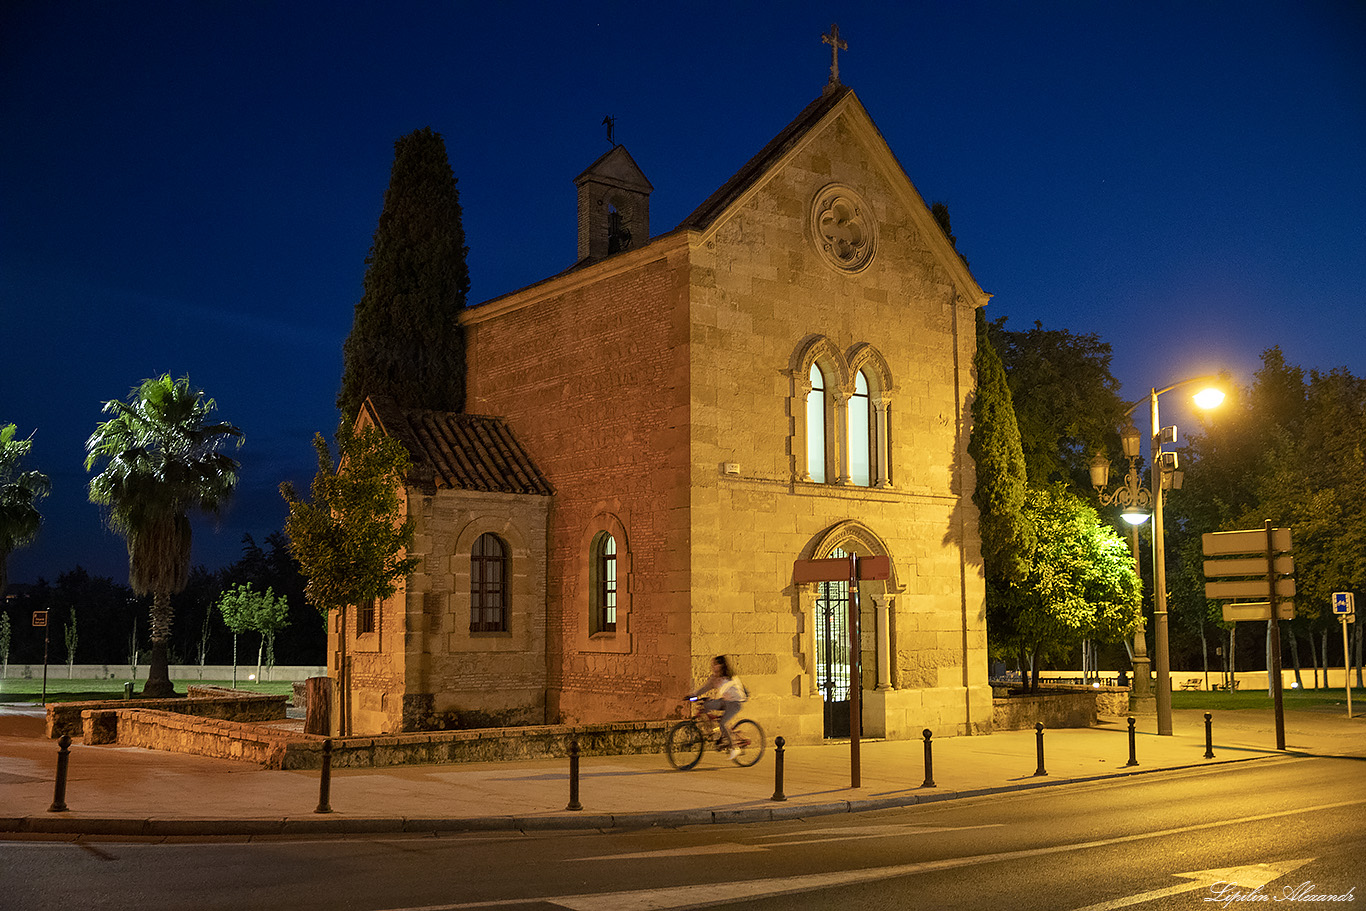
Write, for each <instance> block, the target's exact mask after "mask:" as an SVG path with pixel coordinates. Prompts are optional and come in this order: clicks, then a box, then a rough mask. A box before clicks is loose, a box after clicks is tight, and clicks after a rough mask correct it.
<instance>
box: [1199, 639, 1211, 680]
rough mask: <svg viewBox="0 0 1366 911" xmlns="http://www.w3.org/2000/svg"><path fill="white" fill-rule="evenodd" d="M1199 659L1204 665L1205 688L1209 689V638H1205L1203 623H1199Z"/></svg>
mask: <svg viewBox="0 0 1366 911" xmlns="http://www.w3.org/2000/svg"><path fill="white" fill-rule="evenodd" d="M1200 661H1201V662H1202V663H1203V664H1204V667H1205V689H1209V640H1208V639H1206V638H1205V624H1204V623H1201V624H1200Z"/></svg>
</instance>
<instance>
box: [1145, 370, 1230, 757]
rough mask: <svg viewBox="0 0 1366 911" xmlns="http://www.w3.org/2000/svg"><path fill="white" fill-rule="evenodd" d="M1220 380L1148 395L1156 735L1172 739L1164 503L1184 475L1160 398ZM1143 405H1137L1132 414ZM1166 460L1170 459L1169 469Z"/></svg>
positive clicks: (1214, 392)
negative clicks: (1166, 447) (1167, 449)
mask: <svg viewBox="0 0 1366 911" xmlns="http://www.w3.org/2000/svg"><path fill="white" fill-rule="evenodd" d="M1214 380H1217V377H1213V376H1198V377H1195V378H1194V379H1189V380H1182V381H1181V382H1179V383H1173V384H1172V385H1170V386H1168V387H1166V388H1165V389H1157V388H1154V389H1152V390H1151V391H1150V392H1149V393H1148V402H1149V405H1150V406H1151V409H1152V417H1153V437H1152V463H1153V464H1152V471H1153V480H1152V487H1153V596H1154V597H1153V646H1154V652H1155V654H1154V656H1153V658H1154V660H1155V661H1156V662H1157V733H1158V734H1162V735H1168V736H1170V735H1171V732H1172V676H1171V673H1172V671H1171V656H1170V654H1169V653H1168V651H1167V551H1166V542H1165V541H1164V529H1163V522H1162V503H1163V501H1164V500H1165V499H1166V490H1167V489H1168V488H1169V487H1178V488H1179V487H1180V486H1181V473H1180V472H1179V471H1178V470H1177V467H1176V453H1174V452H1172V453H1164V452H1163V451H1162V445H1163V444H1164V443H1175V442H1176V428H1175V427H1163V426H1162V423H1161V421H1160V420H1159V419H1158V416H1157V397H1158V396H1160V395H1162V394H1163V393H1164V392H1171V391H1172V390H1173V389H1179V388H1180V387H1182V386H1189V385H1192V384H1194V383H1209V382H1211V381H1214ZM1223 400H1224V393H1223V392H1222V391H1221V390H1219V389H1217V388H1213V387H1209V388H1205V389H1202V390H1201V391H1200V392H1199V393H1197V394H1196V396H1195V402H1196V404H1197V405H1199V406H1201V407H1202V408H1212V407H1214V406H1215V405H1218V404H1219V403H1220V402H1222V401H1223ZM1141 404H1142V402H1135V403H1134V404H1133V405H1132V406H1131V407H1130V408H1129V413H1130V414H1133V411H1134V409H1135V408H1137V407H1138V406H1139V405H1141ZM1167 456H1171V460H1170V465H1169V464H1168V459H1167Z"/></svg>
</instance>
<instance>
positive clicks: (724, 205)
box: [675, 85, 991, 307]
mask: <svg viewBox="0 0 1366 911" xmlns="http://www.w3.org/2000/svg"><path fill="white" fill-rule="evenodd" d="M840 109H842V110H843V111H844V112H846V113H853V114H854V115H855V116H854V117H852V118H851V120H850V121H849V122H850V125H851V127H852V129H853V131H854V133H855V135H856V137H860V139H859V140H858V141H862V142H864V143H865V144H867V145H868V147H869V148H870V149H876V150H877V151H878V153H879V154H877V155H875V156H874V161H875V163H876V162H878V161H879V160H880V161H881V167H882V168H883V171H884V174H885V175H886V176H887V177H888V178H889V179H890V180H891V182H892V186H893V190H894V192H897V193H899V194H901V196H902V201H903V203H904V205H905V211H906V212H907V214H908V216H909V217H910V219H911V220H912V222H913V223H915V225H916V226H917V227H918V228H919V230H920V233H921V235H922V236H923V237H924V239H925V243H926V244H928V246H929V248H930V251H931V253H932V254H933V255H934V256H935V258H936V259H937V260H938V261H939V263H940V264H941V265H942V266H944V268H945V269H946V270H947V271H948V273H949V275H950V276H951V280H952V281H953V283H954V285H955V286H956V287H957V288H958V290H959V291H960V292H961V293H963V295H964V296H965V297H966V298H967V299H968V300H970V301H972V302H973V303H974V304H975V305H976V306H979V307H980V306H983V305H984V304H986V302H987V301H988V300H990V298H991V295H990V294H988V293H986V292H985V291H983V290H982V288H981V286H980V285H978V284H977V280H976V279H975V278H974V277H973V276H972V272H971V271H970V270H969V269H968V267H967V262H966V261H965V260H964V259H963V257H962V255H961V254H959V253H958V251H957V250H956V249H954V246H953V244H952V243H951V242H950V241H949V239H948V237H947V236H946V235H945V234H944V229H943V228H942V227H941V226H940V225H939V222H938V221H936V220H935V218H934V216H933V215H932V214H931V212H930V207H929V206H928V205H926V203H925V200H924V199H923V198H922V197H921V196H920V192H919V191H918V190H917V189H916V188H915V185H914V184H913V183H912V182H911V179H910V177H909V175H907V173H906V169H905V168H904V167H902V165H901V162H900V160H898V159H897V157H896V153H895V152H893V151H892V148H891V146H889V145H888V144H887V140H886V139H885V138H884V137H883V135H882V132H881V130H879V129H878V127H877V124H875V123H874V122H873V119H872V117H871V116H870V115H869V114H868V112H867V110H865V109H864V107H863V104H862V103H861V102H860V101H859V100H858V96H857V95H855V94H854V90H853V89H851V88H849V86H846V85H840V86H837V87H835V88H833V89H828V90H827V91H826V92H823V93H822V94H821V95H820V97H818V98H817V99H816V100H815V101H813V102H811V103H810V104H808V105H807V106H806V107H805V108H803V109H802V111H801V113H799V114H798V115H797V116H796V117H795V118H793V120H792V122H791V123H789V124H788V125H787V126H785V127H783V129H782V130H781V131H779V133H778V135H776V136H774V137H773V139H771V140H770V141H769V143H768V144H767V145H765V146H764V147H763V148H762V149H760V150H759V153H758V154H757V155H755V156H754V157H753V158H751V159H750V160H749V161H747V162H746V163H745V165H744V167H742V168H740V170H739V171H736V172H735V174H734V175H733V176H732V177H731V178H730V180H728V181H726V182H725V183H724V184H722V185H721V187H720V188H719V189H718V190H717V191H716V192H715V193H713V194H712V195H711V196H709V197H707V199H706V200H704V201H703V202H702V204H701V205H700V206H698V207H697V208H696V209H694V210H693V212H692V214H690V215H689V216H688V217H687V218H685V219H683V221H682V223H680V224H679V226H678V228H676V229H675V230H676V231H683V230H688V231H698V232H701V233H706V232H707V231H709V230H712V229H713V228H715V227H716V226H717V224H718V223H719V221H720V220H721V219H722V218H723V217H724V216H725V214H726V213H727V212H728V211H729V210H730V209H731V208H732V207H733V206H735V205H736V204H737V203H739V202H740V201H741V200H742V199H743V198H744V197H745V195H746V194H747V193H749V192H750V191H751V190H752V189H755V188H756V187H757V186H758V185H759V184H760V183H761V182H762V181H763V179H764V178H765V176H766V175H768V174H769V173H771V172H772V171H773V170H775V169H776V168H777V167H778V166H779V165H780V164H781V163H782V161H783V159H784V158H785V157H786V156H787V155H789V154H790V153H792V152H793V151H794V150H795V149H797V148H799V147H800V146H801V145H802V143H803V142H805V141H806V139H807V138H808V137H810V136H811V135H812V134H813V131H814V130H816V128H817V127H818V126H819V125H820V124H821V122H822V121H824V120H825V119H826V118H827V117H831V116H838V115H837V113H836V112H837V111H838V110H840Z"/></svg>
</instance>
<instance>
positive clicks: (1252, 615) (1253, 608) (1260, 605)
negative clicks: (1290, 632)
mask: <svg viewBox="0 0 1366 911" xmlns="http://www.w3.org/2000/svg"><path fill="white" fill-rule="evenodd" d="M1276 617H1277V619H1280V620H1294V619H1295V603H1294V602H1293V601H1277V602H1276ZM1270 619H1271V603H1270V602H1269V601H1239V602H1237V603H1233V604H1225V605H1224V622H1225V623H1233V622H1234V621H1237V620H1270Z"/></svg>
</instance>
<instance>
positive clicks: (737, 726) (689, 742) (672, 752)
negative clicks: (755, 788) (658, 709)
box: [664, 699, 765, 772]
mask: <svg viewBox="0 0 1366 911" xmlns="http://www.w3.org/2000/svg"><path fill="white" fill-rule="evenodd" d="M688 701H689V702H690V703H692V704H693V711H694V712H695V714H694V715H693V717H691V718H686V719H684V720H683V721H680V722H678V724H676V725H674V726H673V727H671V728H669V736H668V737H666V738H665V740H664V750H665V752H666V753H667V754H668V756H669V765H671V766H673V767H674V768H675V769H678V770H679V771H680V772H686V771H687V770H688V769H691V768H692V767H693V766H695V765H697V764H698V763H699V762H701V761H702V754H703V753H704V752H706V749H707V744H708V743H714V744H715V745H716V750H717V752H721V753H725V752H728V751H729V749H730V747H729V746H728V745H727V744H726V737H725V734H723V733H722V732H721V712H720V711H707V710H706V709H702V708H701V707H700V704H699V702H698V700H696V699H689V700H688ZM730 731H731V737H732V739H733V742H734V744H735V748H736V749H737V750H739V751H740V755H739V756H736V757H735V758H734V759H732V760H731V762H733V763H735V764H736V765H738V766H744V767H746V768H748V767H749V766H752V765H754V764H755V763H756V762H758V761H759V760H760V759H761V758H763V755H764V745H765V740H764V729H763V728H761V727H759V724H758V722H755V721H751V720H749V719H748V718H741V719H740V720H738V721H736V722H735V723H734V724H732V725H731V726H730Z"/></svg>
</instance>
